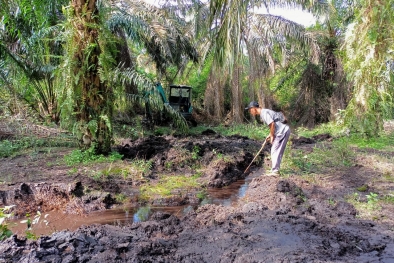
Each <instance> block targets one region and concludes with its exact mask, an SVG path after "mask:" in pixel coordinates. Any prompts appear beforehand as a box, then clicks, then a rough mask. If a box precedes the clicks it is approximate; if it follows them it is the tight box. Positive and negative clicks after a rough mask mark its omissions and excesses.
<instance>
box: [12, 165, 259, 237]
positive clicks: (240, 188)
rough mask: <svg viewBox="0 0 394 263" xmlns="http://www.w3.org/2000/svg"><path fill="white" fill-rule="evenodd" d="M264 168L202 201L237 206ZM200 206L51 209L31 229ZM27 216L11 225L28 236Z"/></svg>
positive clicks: (112, 221)
mask: <svg viewBox="0 0 394 263" xmlns="http://www.w3.org/2000/svg"><path fill="white" fill-rule="evenodd" d="M260 174H261V170H257V171H255V172H253V173H250V174H249V175H248V176H247V177H246V178H245V179H242V180H238V181H236V182H234V183H232V184H230V185H229V186H226V187H223V188H208V189H207V193H208V194H207V197H206V198H205V199H204V200H203V201H202V202H201V203H200V205H204V204H216V205H223V206H232V205H234V204H235V203H236V202H237V200H238V199H239V198H242V197H244V196H245V194H246V190H247V189H248V186H249V183H250V182H251V181H252V179H253V178H255V177H257V176H259V175H260ZM196 208H197V207H193V206H190V205H185V206H174V207H147V206H144V207H135V206H131V205H130V206H127V205H124V206H122V207H117V208H114V209H108V210H105V211H97V212H92V213H90V214H88V215H81V216H80V215H69V214H63V213H61V212H59V211H51V212H48V213H45V214H44V213H43V214H41V216H38V215H36V217H34V216H32V217H31V221H32V222H33V221H34V219H36V223H35V224H33V225H32V230H31V232H32V233H33V234H34V235H36V236H40V235H49V234H51V233H53V232H56V231H62V230H67V229H68V230H70V231H74V230H76V229H77V228H79V227H80V226H82V225H93V224H109V225H126V224H130V223H133V222H143V221H146V220H148V219H149V217H150V216H151V215H152V214H153V213H154V212H157V211H161V212H166V213H170V214H174V215H177V216H182V215H184V214H186V213H187V212H189V211H190V210H194V209H196ZM22 220H23V219H18V220H14V221H10V222H9V223H8V226H9V228H10V229H11V231H12V232H13V233H14V234H18V235H25V233H26V226H27V224H26V223H21V221H22Z"/></svg>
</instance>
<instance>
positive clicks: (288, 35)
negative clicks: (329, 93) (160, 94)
mask: <svg viewBox="0 0 394 263" xmlns="http://www.w3.org/2000/svg"><path fill="white" fill-rule="evenodd" d="M263 6H264V7H266V8H267V9H268V10H269V8H271V7H286V8H295V7H301V8H303V9H307V10H308V11H311V12H313V13H315V14H319V13H322V12H323V11H325V10H326V8H327V5H326V3H325V2H323V1H241V0H233V1H216V0H213V1H211V2H210V22H211V23H212V24H213V25H215V26H216V27H215V28H214V30H212V39H215V42H214V43H213V47H214V51H213V52H214V56H215V61H217V64H216V65H217V67H216V68H214V70H221V71H223V70H225V71H227V72H228V73H229V74H228V77H229V78H230V79H232V78H233V76H237V78H236V79H235V80H233V81H232V101H233V106H232V112H231V114H232V119H233V120H234V121H236V122H240V121H241V120H242V116H243V110H242V108H243V107H242V103H243V99H242V94H241V91H242V88H241V87H240V83H241V82H240V80H239V74H237V72H239V67H240V65H241V64H242V61H247V60H245V59H244V58H243V57H244V55H245V54H246V55H247V58H248V59H249V62H250V65H249V66H248V68H249V69H250V70H253V72H252V74H251V75H252V77H251V78H249V79H250V80H251V83H250V87H255V88H257V92H256V91H251V92H249V93H250V94H251V95H252V94H255V93H257V95H258V97H259V100H260V102H261V104H262V105H263V106H266V105H267V106H269V104H270V103H271V102H270V100H272V98H270V94H269V91H268V90H267V89H266V88H264V87H266V84H265V82H264V79H266V78H267V77H268V76H269V75H270V74H272V73H273V72H274V69H275V64H277V63H278V62H279V61H278V59H274V58H273V54H274V52H273V51H272V49H273V48H280V49H282V54H283V56H282V61H283V60H284V59H285V58H286V57H287V53H288V48H289V47H292V46H294V45H298V46H300V45H299V44H298V43H304V45H303V46H304V47H310V48H311V50H314V51H315V50H316V43H315V41H314V39H313V38H312V37H311V36H310V35H308V33H307V32H306V31H305V30H304V28H303V27H302V26H299V25H297V24H295V23H293V22H291V21H288V20H286V19H283V18H281V17H278V16H273V15H270V14H256V13H255V12H253V11H254V10H255V9H257V8H261V7H263ZM289 39H293V40H292V41H289ZM296 41H297V42H296ZM312 58H316V55H314V56H312ZM256 69H258V71H257V72H256ZM234 70H235V71H234ZM234 73H235V74H234ZM222 75H223V74H222ZM260 87H263V88H262V89H260ZM250 99H253V98H252V97H251V98H250Z"/></svg>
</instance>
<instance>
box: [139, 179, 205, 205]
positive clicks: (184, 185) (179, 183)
mask: <svg viewBox="0 0 394 263" xmlns="http://www.w3.org/2000/svg"><path fill="white" fill-rule="evenodd" d="M200 176H201V175H200V174H196V175H194V176H190V177H188V176H162V177H161V178H160V179H159V181H158V182H157V183H156V184H146V185H143V186H142V187H141V188H140V197H141V199H143V200H150V199H153V198H168V197H171V196H173V195H179V194H184V193H187V192H188V191H189V190H191V189H197V188H200V187H201V185H200V183H198V182H197V179H198V178H199V177H200Z"/></svg>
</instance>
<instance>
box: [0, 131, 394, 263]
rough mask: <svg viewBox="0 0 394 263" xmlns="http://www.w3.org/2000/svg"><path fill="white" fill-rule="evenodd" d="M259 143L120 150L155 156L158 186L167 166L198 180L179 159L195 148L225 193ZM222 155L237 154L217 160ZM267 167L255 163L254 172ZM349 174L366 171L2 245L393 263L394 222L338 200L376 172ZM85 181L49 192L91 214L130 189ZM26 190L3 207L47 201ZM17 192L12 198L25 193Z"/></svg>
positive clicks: (139, 257) (149, 255)
mask: <svg viewBox="0 0 394 263" xmlns="http://www.w3.org/2000/svg"><path fill="white" fill-rule="evenodd" d="M319 139H323V140H329V138H319ZM314 140H317V139H314ZM312 143H313V141H312V142H311V141H309V140H308V141H303V142H300V141H296V140H293V145H296V146H302V147H305V145H308V144H312ZM259 147H261V142H256V141H253V140H250V139H248V138H244V137H240V136H232V137H221V136H218V135H215V134H208V135H201V136H198V137H196V138H193V139H191V138H174V137H151V138H148V139H144V140H138V141H135V142H130V141H128V142H125V143H124V144H123V145H120V146H119V148H118V149H119V151H120V152H121V153H122V154H124V155H125V158H126V159H133V158H137V157H138V158H147V159H150V160H153V162H154V169H153V172H152V174H150V175H149V177H150V178H151V180H154V179H155V173H157V172H163V171H167V170H168V168H169V166H168V165H165V163H168V162H171V164H173V166H172V167H171V172H172V173H174V172H177V173H179V174H183V175H184V174H188V173H189V174H193V169H192V168H191V166H192V165H193V164H191V163H188V162H185V159H184V158H182V157H183V156H182V155H180V154H179V153H183V154H191V153H193V152H194V153H195V154H198V158H196V159H198V161H199V162H200V163H201V164H202V166H203V167H205V168H206V169H204V175H203V176H202V182H205V184H206V185H207V186H210V187H223V186H226V185H229V184H230V183H231V182H234V181H236V180H238V179H241V178H244V177H245V176H246V175H245V174H243V171H244V169H245V168H246V167H247V166H248V165H249V163H250V161H251V160H252V159H253V157H254V156H253V155H254V154H255V153H256V152H257V151H258V149H259ZM196 149H198V151H197V150H196ZM185 150H186V151H185ZM268 151H269V148H267V149H265V151H263V153H262V156H261V157H262V158H263V157H264V155H267V154H268ZM218 152H219V153H220V154H223V155H227V156H229V157H228V158H220V159H218V158H217V154H216V153H218ZM267 164H268V163H266V164H265V165H264V166H265V167H266V165H267ZM261 166H262V163H260V164H256V165H253V169H252V170H256V169H261V168H260V167H261ZM268 169H269V168H268ZM349 169H351V170H349V171H338V174H340V175H338V177H339V176H342V174H343V173H359V174H360V177H359V178H355V179H352V180H351V178H350V177H349V176H346V177H345V179H346V180H347V181H346V182H345V183H344V179H343V178H342V177H341V180H342V181H339V180H338V183H335V184H334V183H333V184H330V185H329V186H321V185H311V184H309V183H308V182H306V181H305V180H303V179H302V178H299V177H297V176H294V177H289V178H283V177H269V176H259V177H257V178H255V179H253V180H252V182H251V183H250V184H249V188H248V189H247V191H246V194H245V196H243V197H242V198H241V199H240V200H238V202H237V203H236V204H235V205H234V206H221V205H212V204H207V205H203V206H200V207H199V208H198V209H197V210H195V211H193V210H191V211H189V212H188V213H187V214H185V215H182V216H175V215H172V214H169V213H162V212H156V213H154V214H153V215H152V216H151V218H150V219H149V220H148V221H146V222H140V223H133V224H131V225H127V226H110V225H90V226H83V227H81V228H79V229H78V230H76V231H73V232H71V231H61V232H56V233H54V234H52V235H50V236H42V237H40V238H38V240H36V241H32V240H27V239H26V238H24V237H21V236H17V235H14V236H12V237H11V238H9V239H7V240H5V241H3V242H1V243H0V262H240V263H241V262H243V263H244V262H246V263H247V262H394V240H393V231H392V229H393V228H392V227H393V226H392V225H390V224H389V223H387V224H385V223H379V222H375V221H370V220H362V219H360V218H358V216H357V210H356V209H355V207H354V206H353V205H352V204H350V203H347V202H345V201H344V200H338V201H336V202H334V203H333V202H329V200H330V198H332V197H333V196H335V195H340V194H342V193H346V192H347V191H348V188H347V187H353V186H355V185H357V184H359V183H360V180H361V179H362V178H364V177H363V175H364V173H365V174H368V175H369V176H371V172H370V171H369V170H366V169H365V168H364V167H361V166H355V167H351V168H349ZM168 172H169V171H168ZM261 173H263V170H262V169H261ZM333 176H334V175H333ZM335 176H337V175H335ZM87 183H88V182H86V184H87ZM90 183H92V182H90ZM14 184H16V182H14ZM83 184H84V183H83V182H77V183H74V184H71V183H69V184H68V185H69V187H68V188H67V189H66V188H65V187H63V186H62V187H60V186H57V187H55V186H53V185H52V186H50V187H49V186H46V187H49V188H48V189H49V190H48V191H46V192H45V191H44V192H45V193H52V195H54V196H56V195H55V193H57V194H58V196H62V194H61V193H63V194H64V196H63V198H59V200H58V201H57V202H64V200H68V201H67V202H65V203H64V204H59V206H69V205H70V204H72V202H76V201H75V200H79V202H80V203H81V204H82V203H83V204H84V205H81V204H79V206H78V207H81V209H82V208H84V207H85V206H86V205H88V204H90V205H91V206H92V207H94V208H92V209H86V208H84V209H86V212H89V211H91V210H95V209H97V210H100V209H105V208H107V207H110V206H111V205H113V202H114V201H113V200H112V199H111V198H110V197H111V196H112V195H113V194H114V193H116V192H122V191H123V189H124V188H126V187H125V186H124V185H122V184H121V183H119V184H115V185H117V187H116V186H111V187H108V188H107V192H106V193H105V194H101V195H99V194H97V195H93V196H89V195H87V194H86V193H84V191H82V190H81V185H83ZM130 184H135V185H138V182H130ZM344 184H346V186H344ZM38 186H39V185H38ZM92 186H93V185H92ZM17 189H18V191H19V192H17V193H18V194H19V195H17V194H14V195H13V194H3V202H5V201H12V198H14V200H15V196H18V197H17V198H16V199H23V198H28V197H29V196H30V197H31V196H34V194H36V196H38V195H37V193H39V191H38V190H37V189H41V188H39V187H38V188H37V187H32V186H31V185H28V184H26V185H23V184H21V185H18V187H17ZM54 189H56V190H54ZM22 190H23V191H22ZM10 191H11V190H9V189H8V190H7V191H4V192H7V193H16V191H15V190H14V191H13V192H12V191H11V192H10ZM21 191H22V192H21ZM4 196H6V197H4ZM45 199H48V196H47V197H43V198H41V199H40V200H41V201H42V203H40V202H37V200H38V198H37V200H36V199H34V200H35V201H34V200H33V201H32V200H30V201H32V202H33V203H35V206H39V205H41V206H43V205H44V203H45V202H44V200H45ZM26 200H27V199H26ZM185 200H186V199H184V201H185ZM54 201H55V199H54ZM135 201H136V202H138V200H135ZM21 203H23V202H21ZM48 208H49V207H48ZM71 210H75V208H74V209H71Z"/></svg>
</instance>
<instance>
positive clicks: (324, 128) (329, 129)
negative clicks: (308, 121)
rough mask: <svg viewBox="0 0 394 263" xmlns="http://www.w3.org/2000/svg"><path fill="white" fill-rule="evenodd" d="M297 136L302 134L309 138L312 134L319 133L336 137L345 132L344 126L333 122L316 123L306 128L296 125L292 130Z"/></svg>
mask: <svg viewBox="0 0 394 263" xmlns="http://www.w3.org/2000/svg"><path fill="white" fill-rule="evenodd" d="M294 132H295V133H296V134H297V135H298V136H303V137H306V138H311V137H313V136H316V135H319V134H327V133H328V134H330V135H331V136H332V137H338V136H343V135H345V134H346V128H344V127H342V126H338V125H337V124H335V123H333V122H329V123H323V124H320V125H317V126H316V127H315V128H313V129H307V128H305V127H298V128H296V129H295V131H294Z"/></svg>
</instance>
